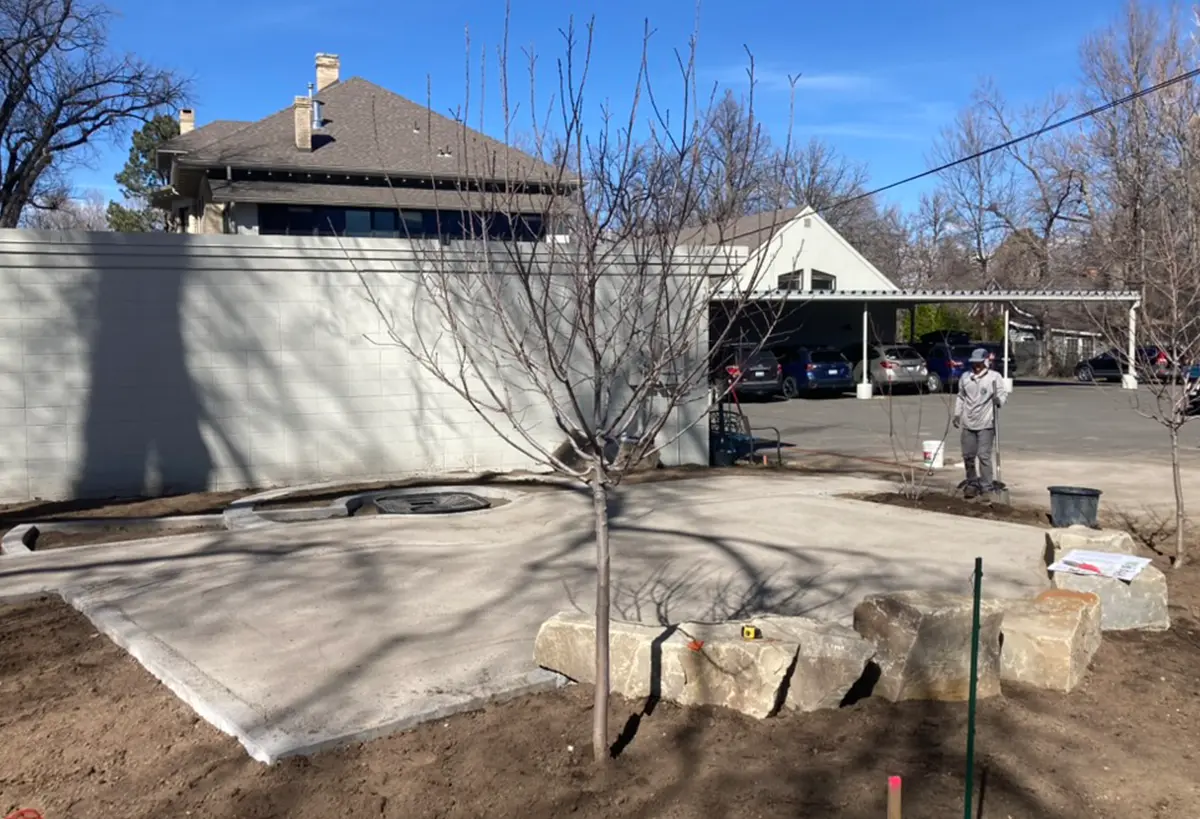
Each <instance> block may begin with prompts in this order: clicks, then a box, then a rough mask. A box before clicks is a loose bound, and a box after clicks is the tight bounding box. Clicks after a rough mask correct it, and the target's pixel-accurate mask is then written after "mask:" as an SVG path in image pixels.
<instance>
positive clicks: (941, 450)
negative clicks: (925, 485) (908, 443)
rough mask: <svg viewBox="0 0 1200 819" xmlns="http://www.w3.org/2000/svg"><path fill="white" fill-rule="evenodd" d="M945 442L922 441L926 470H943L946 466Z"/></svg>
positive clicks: (922, 453)
mask: <svg viewBox="0 0 1200 819" xmlns="http://www.w3.org/2000/svg"><path fill="white" fill-rule="evenodd" d="M945 455H946V442H945V441H922V442H921V459H922V461H923V463H924V465H925V468H926V469H941V468H942V467H943V466H945V465H946V459H945Z"/></svg>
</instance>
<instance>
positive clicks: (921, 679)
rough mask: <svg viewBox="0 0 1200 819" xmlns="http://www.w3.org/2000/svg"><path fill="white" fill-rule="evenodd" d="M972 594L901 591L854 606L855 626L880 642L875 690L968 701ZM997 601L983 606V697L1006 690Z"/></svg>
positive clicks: (891, 696) (893, 696)
mask: <svg viewBox="0 0 1200 819" xmlns="http://www.w3.org/2000/svg"><path fill="white" fill-rule="evenodd" d="M971 608H972V600H971V598H970V597H967V596H964V595H957V594H948V593H945V592H923V591H922V592H917V591H913V592H896V593H892V594H879V595H872V596H870V597H867V598H866V599H865V600H863V601H862V602H861V603H859V604H858V606H857V607H856V608H855V609H854V630H855V631H857V632H858V633H859V634H861V635H862V636H863V637H865V638H866V639H867V640H869V641H870V642H871V643H873V644H874V646H875V662H876V664H878V666H879V671H880V675H879V681H878V682H877V683H876V685H875V689H874V693H875V694H876V695H878V696H880V697H883V698H884V699H888V700H892V701H893V702H895V701H899V700H949V701H961V700H966V699H967V698H968V697H969V695H970V687H971V686H970V680H971V620H972V611H971ZM1003 616H1004V612H1003V609H1002V608H1001V605H1000V604H999V603H998V602H996V601H993V600H984V601H983V602H982V604H981V606H980V631H979V677H978V687H977V689H976V691H977V694H978V696H980V697H991V696H995V695H997V694H999V693H1000V624H1001V621H1002V619H1003Z"/></svg>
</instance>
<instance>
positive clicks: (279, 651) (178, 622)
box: [0, 474, 1047, 762]
mask: <svg viewBox="0 0 1200 819" xmlns="http://www.w3.org/2000/svg"><path fill="white" fill-rule="evenodd" d="M877 488H878V486H876V485H873V484H872V482H864V481H858V480H855V479H847V478H840V479H836V480H831V479H827V478H805V477H797V476H786V477H784V476H779V475H770V474H764V475H762V476H761V477H758V476H754V477H751V476H746V475H738V476H730V477H728V478H724V477H723V478H720V479H715V480H703V481H701V480H696V481H677V482H670V483H660V484H649V485H639V486H631V487H628V488H627V489H625V490H623V491H622V492H621V493H620V494H619V496H618V497H617V498H616V499H615V500H614V503H613V514H614V521H613V525H612V532H613V562H612V566H613V605H614V616H618V617H621V618H624V619H632V620H641V621H643V622H660V621H664V620H665V621H676V622H677V621H680V620H685V619H691V620H718V619H728V618H731V617H740V616H744V615H749V614H752V613H759V612H764V613H778V614H793V615H808V616H812V617H817V618H820V619H824V620H830V621H839V622H843V623H847V624H848V623H849V622H850V616H851V613H852V611H853V608H854V606H855V605H856V604H857V603H858V602H859V601H860V600H861V599H862V598H863V596H865V595H867V594H871V593H881V592H887V591H897V590H904V589H931V590H943V591H952V592H958V593H964V594H965V593H969V591H970V575H971V571H972V561H973V559H974V558H975V557H976V556H977V555H981V556H982V557H983V558H984V566H985V572H986V576H985V589H986V592H987V593H988V594H989V595H992V596H999V597H1018V596H1028V595H1031V594H1033V593H1035V592H1036V591H1037V590H1040V589H1042V588H1045V587H1046V584H1047V579H1046V574H1045V571H1044V566H1043V563H1042V556H1043V554H1042V553H1043V533H1042V531H1041V530H1038V529H1034V528H1029V527H1023V526H1016V525H1012V524H1003V523H994V522H987V521H972V520H966V519H963V518H952V517H948V516H941V515H931V514H927V513H919V512H914V511H911V510H905V509H900V508H893V507H883V506H879V505H876V504H870V503H865V502H859V501H850V500H844V499H840V498H835V497H831V496H830V495H832V494H837V493H841V492H848V491H870V490H872V489H877ZM589 512H590V498H589V497H587V496H586V495H583V494H580V493H573V492H568V491H562V492H553V493H546V492H541V493H536V494H531V495H529V496H528V497H526V498H523V499H521V500H520V501H517V502H514V503H511V504H509V505H507V506H503V507H500V508H498V509H495V510H490V511H487V512H480V513H472V514H465V515H457V516H446V517H439V518H437V519H430V518H427V517H424V518H422V517H415V518H402V517H389V516H378V517H373V518H368V519H350V520H334V521H320V522H315V523H308V524H292V525H287V526H280V527H272V528H262V529H251V530H245V531H238V532H221V533H202V534H193V535H181V536H176V537H171V538H164V539H160V540H154V541H139V542H137V543H135V544H127V545H112V544H106V545H103V546H96V547H80V548H74V549H63V550H55V551H53V552H45V553H36V552H35V553H33V554H28V555H17V556H13V557H5V558H0V598H7V597H17V596H27V595H29V594H32V593H37V592H39V591H54V590H58V591H65V596H66V597H67V598H68V599H69V600H71V601H73V602H74V603H75V604H76V605H77V606H78V607H79V608H81V610H83V611H84V612H85V613H87V614H88V615H89V616H91V617H92V618H93V619H94V620H95V621H96V622H97V625H98V626H99V627H100V628H102V629H103V630H104V631H105V632H106V633H108V634H109V635H110V636H112V637H113V638H114V639H115V640H117V641H118V642H119V643H121V644H122V645H123V646H125V647H126V648H127V649H128V650H129V651H131V653H133V654H134V655H135V656H136V657H138V659H139V660H141V661H142V662H143V663H144V664H145V665H146V666H147V667H148V668H149V669H150V670H151V671H152V672H153V673H155V674H156V675H157V676H159V678H160V679H162V680H163V681H164V682H165V683H166V684H167V685H169V686H170V687H171V688H172V690H174V691H176V692H177V693H178V694H179V695H180V696H181V697H183V698H184V699H185V700H187V701H188V702H189V703H190V704H191V705H192V707H193V708H195V709H196V711H197V713H199V714H200V715H201V716H203V717H204V718H205V719H207V720H209V721H210V722H212V723H213V724H214V725H216V726H217V727H219V728H221V729H222V730H224V731H227V732H229V733H231V734H234V735H235V736H237V737H238V738H239V740H240V741H241V742H242V743H243V745H245V747H246V748H247V750H248V751H249V752H250V753H251V755H253V756H254V757H255V758H256V759H260V760H263V761H267V762H270V761H274V760H275V759H278V758H279V757H282V756H286V755H289V754H295V753H305V752H310V751H313V750H317V749H320V748H323V747H327V746H329V745H332V744H336V743H339V742H344V741H349V740H355V739H362V738H367V737H371V736H377V735H380V734H383V733H387V732H389V731H392V730H396V729H398V728H402V727H405V726H407V725H411V724H414V723H415V722H419V721H422V720H424V719H428V718H432V717H436V716H440V715H443V714H447V713H452V712H454V711H457V710H465V709H469V708H472V707H476V706H477V705H479V704H480V703H481V701H482V699H484V698H487V697H491V696H494V695H504V694H511V693H519V692H522V691H525V690H529V689H530V688H531V687H537V686H544V685H551V684H554V682H555V679H554V678H553V677H551V676H549V675H546V674H544V673H540V672H538V671H537V669H536V668H535V667H534V666H533V662H532V646H533V640H534V636H535V634H536V632H537V628H538V626H539V625H540V623H541V622H542V621H543V620H544V619H546V618H547V617H549V616H550V615H552V614H553V613H554V612H556V611H559V610H563V609H567V608H571V607H578V608H580V609H583V610H590V609H591V601H592V587H591V582H592V577H593V559H592V528H591V520H590V517H589Z"/></svg>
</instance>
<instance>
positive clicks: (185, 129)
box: [179, 108, 196, 134]
mask: <svg viewBox="0 0 1200 819" xmlns="http://www.w3.org/2000/svg"><path fill="white" fill-rule="evenodd" d="M194 130H196V112H195V111H193V110H192V109H191V108H181V109H180V110H179V133H180V134H190V133H191V132H192V131H194Z"/></svg>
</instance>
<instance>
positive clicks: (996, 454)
mask: <svg viewBox="0 0 1200 819" xmlns="http://www.w3.org/2000/svg"><path fill="white" fill-rule="evenodd" d="M992 429H993V431H994V433H995V434H994V436H993V438H992V457H993V458H995V459H996V475H995V477H994V478H993V479H992V502H993V503H1002V504H1004V505H1005V506H1008V505H1009V497H1008V485H1007V484H1005V483H1004V481H1002V480H1000V475H1001V463H1000V408H999V407H996V408H995V410H994V412H993V414H992Z"/></svg>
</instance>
